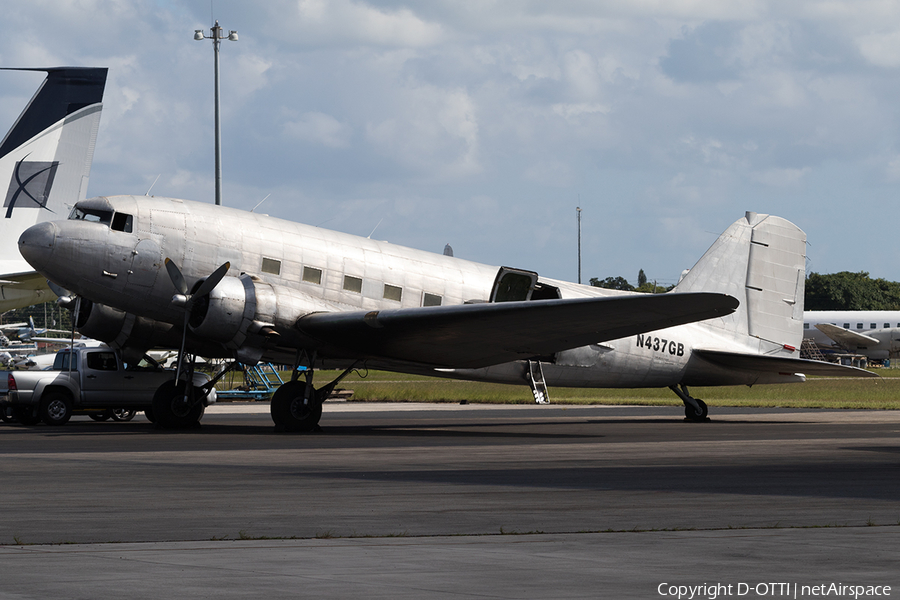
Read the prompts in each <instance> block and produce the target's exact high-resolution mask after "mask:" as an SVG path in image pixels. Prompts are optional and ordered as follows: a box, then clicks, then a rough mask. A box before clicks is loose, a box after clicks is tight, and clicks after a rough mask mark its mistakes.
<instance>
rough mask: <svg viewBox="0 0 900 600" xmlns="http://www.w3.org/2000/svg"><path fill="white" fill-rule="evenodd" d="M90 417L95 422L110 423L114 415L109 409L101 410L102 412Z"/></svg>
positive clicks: (94, 413) (91, 414) (92, 414)
mask: <svg viewBox="0 0 900 600" xmlns="http://www.w3.org/2000/svg"><path fill="white" fill-rule="evenodd" d="M88 416H89V417H90V418H92V419H93V420H95V421H108V420H109V419H110V417H112V413H111V412H110V411H109V409H106V410H101V411H100V412H92V413H90V414H88Z"/></svg>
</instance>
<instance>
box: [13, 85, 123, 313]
mask: <svg viewBox="0 0 900 600" xmlns="http://www.w3.org/2000/svg"><path fill="white" fill-rule="evenodd" d="M3 70H7V71H43V72H46V73H47V77H46V79H44V81H43V82H42V83H41V86H40V87H39V88H38V90H37V92H36V93H35V94H34V96H33V97H32V98H31V101H30V102H29V103H28V105H27V106H26V107H25V110H24V111H23V112H22V114H21V115H19V118H18V119H17V120H16V122H15V123H14V124H13V126H12V128H11V129H10V130H9V133H7V134H6V137H4V138H3V141H2V142H0V197H2V198H3V206H2V209H0V280H4V281H3V282H2V285H0V308H2V309H3V310H9V309H10V308H17V307H19V306H28V305H29V304H34V303H35V302H40V301H42V299H40V298H39V297H36V296H40V295H41V294H37V295H36V294H35V289H34V288H35V286H37V287H39V288H45V287H46V284H45V283H44V282H43V278H39V279H40V281H39V282H37V283H36V282H35V281H33V280H34V277H33V276H32V277H29V275H30V274H33V272H34V269H32V268H31V266H30V265H29V264H28V263H27V262H25V259H23V258H22V257H21V256H20V255H19V251H18V247H17V240H18V238H19V234H21V233H22V232H23V231H25V230H26V229H27V228H28V227H31V226H32V225H34V224H35V223H39V222H41V221H47V220H51V219H64V218H65V217H66V214H67V213H68V206H67V205H72V204H74V203H75V202H77V201H79V200H82V199H83V198H84V197H85V196H86V195H87V185H88V178H89V176H90V172H91V162H92V161H93V158H94V146H95V143H96V140H97V130H98V128H99V126H100V111H101V109H102V104H101V101H102V99H103V90H104V88H105V86H106V74H107V69H106V68H93V67H55V68H47V69H3ZM26 280H27V281H26ZM47 295H48V296H49V297H51V298H52V294H49V292H48V293H47Z"/></svg>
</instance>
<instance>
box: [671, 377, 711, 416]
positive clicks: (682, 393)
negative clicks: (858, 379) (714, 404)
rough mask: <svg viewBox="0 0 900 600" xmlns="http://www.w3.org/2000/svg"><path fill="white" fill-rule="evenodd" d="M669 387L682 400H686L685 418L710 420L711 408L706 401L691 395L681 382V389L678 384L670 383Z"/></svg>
mask: <svg viewBox="0 0 900 600" xmlns="http://www.w3.org/2000/svg"><path fill="white" fill-rule="evenodd" d="M669 389H670V390H672V391H673V392H675V394H676V395H677V396H678V397H679V398H681V401H682V402H684V418H685V420H687V421H693V422H695V423H702V422H705V421H709V408H708V407H707V406H706V402H704V401H703V400H700V399H699V398H693V397H691V395H690V394H689V393H688V389H687V386H686V385H684V384H681V386H680V389H679V387H678V386H674V385H670V386H669Z"/></svg>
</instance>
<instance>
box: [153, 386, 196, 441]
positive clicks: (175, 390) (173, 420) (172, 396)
mask: <svg viewBox="0 0 900 600" xmlns="http://www.w3.org/2000/svg"><path fill="white" fill-rule="evenodd" d="M185 392H187V393H185ZM202 416H203V391H202V390H201V389H200V388H197V387H193V386H191V387H190V389H188V387H187V383H186V382H184V381H178V382H177V383H176V382H175V381H167V382H165V383H164V384H162V385H161V386H159V388H158V389H157V390H156V393H155V394H153V417H154V419H155V422H156V424H157V425H158V426H159V427H162V428H163V429H187V428H188V427H196V426H197V425H199V424H200V418H201V417H202Z"/></svg>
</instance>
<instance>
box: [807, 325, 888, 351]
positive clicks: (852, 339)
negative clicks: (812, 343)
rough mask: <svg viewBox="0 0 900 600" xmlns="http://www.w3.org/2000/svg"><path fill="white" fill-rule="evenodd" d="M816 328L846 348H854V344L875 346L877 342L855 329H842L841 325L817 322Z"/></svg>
mask: <svg viewBox="0 0 900 600" xmlns="http://www.w3.org/2000/svg"><path fill="white" fill-rule="evenodd" d="M816 329H818V330H819V331H821V332H822V333H824V334H825V335H827V336H828V337H830V338H831V339H833V340H834V341H835V342H837V343H838V344H840V345H841V346H846V347H848V348H855V347H856V346H876V345H878V343H879V342H878V340H876V339H875V338H873V337H870V336H868V335H863V334H861V333H856V332H855V331H850V330H849V329H844V328H843V327H838V326H837V325H832V324H831V323H817V324H816Z"/></svg>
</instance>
